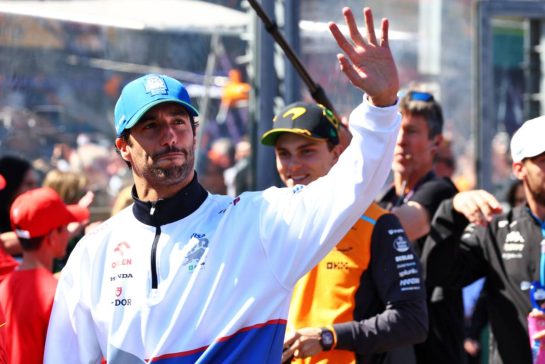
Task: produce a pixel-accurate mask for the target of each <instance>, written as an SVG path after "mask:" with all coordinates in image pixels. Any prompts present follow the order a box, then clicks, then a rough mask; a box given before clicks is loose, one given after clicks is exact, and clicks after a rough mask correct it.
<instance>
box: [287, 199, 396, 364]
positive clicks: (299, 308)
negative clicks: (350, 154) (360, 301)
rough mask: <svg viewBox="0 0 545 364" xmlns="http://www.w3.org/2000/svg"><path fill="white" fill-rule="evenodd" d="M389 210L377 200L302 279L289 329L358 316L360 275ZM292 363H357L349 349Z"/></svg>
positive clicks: (337, 321) (367, 262) (333, 351)
mask: <svg viewBox="0 0 545 364" xmlns="http://www.w3.org/2000/svg"><path fill="white" fill-rule="evenodd" d="M385 213H387V211H386V210H384V209H382V208H380V207H379V206H378V205H377V204H375V203H373V204H372V205H371V206H370V207H369V208H368V209H367V211H366V212H365V214H364V216H365V217H366V218H367V219H364V218H360V219H359V220H358V221H357V222H356V224H354V226H353V227H352V229H351V230H350V231H349V232H348V233H347V234H346V235H345V237H344V238H343V239H342V240H341V241H340V242H339V243H338V244H337V246H336V247H335V248H334V249H333V250H332V251H331V252H329V254H328V255H326V257H325V258H324V259H323V260H322V261H321V262H320V263H318V265H317V266H316V267H314V269H312V270H311V271H310V272H309V273H307V274H306V275H305V276H304V277H303V278H301V279H300V280H299V281H298V282H297V284H296V286H295V289H294V291H293V296H292V300H291V306H290V313H289V318H288V329H287V330H288V331H294V330H295V329H299V328H303V327H323V326H330V325H332V324H334V323H341V322H347V321H352V320H353V319H354V315H353V313H354V305H355V294H356V290H357V289H358V286H359V284H360V277H361V275H362V274H363V272H365V270H366V269H367V267H368V266H369V261H370V259H371V236H372V233H373V228H374V223H371V222H370V221H369V219H370V220H374V221H376V220H377V219H378V218H379V217H380V216H381V215H383V214H385ZM292 363H297V364H303V363H305V364H311V363H312V364H314V363H338V364H344V363H355V356H354V353H352V352H350V351H347V350H331V351H327V352H321V353H320V354H318V355H315V356H313V357H310V358H306V359H294V360H293V361H292Z"/></svg>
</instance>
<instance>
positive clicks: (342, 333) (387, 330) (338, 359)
mask: <svg viewBox="0 0 545 364" xmlns="http://www.w3.org/2000/svg"><path fill="white" fill-rule="evenodd" d="M339 125H340V124H339V122H338V120H337V118H336V117H335V116H334V115H333V113H332V112H331V111H330V110H328V109H326V108H325V107H323V106H322V105H319V104H313V103H306V102H297V103H294V104H291V105H288V106H287V107H286V108H284V109H283V110H282V111H280V112H279V113H278V115H277V116H276V117H275V118H274V124H273V129H271V130H269V131H267V132H266V133H265V134H264V135H263V137H262V139H261V142H262V143H263V144H266V145H271V146H274V149H275V154H276V167H277V170H278V173H279V175H280V178H281V179H282V181H283V182H284V183H285V184H286V186H288V187H292V188H293V189H294V192H295V191H297V190H299V189H302V188H305V187H303V186H306V185H308V184H310V183H311V182H312V181H314V180H316V179H318V178H320V177H322V176H324V175H326V174H327V173H328V171H329V169H330V168H331V167H333V165H334V164H335V163H336V162H337V160H338V158H339V157H340V155H341V146H340V135H339V134H340V130H339ZM308 188H312V187H311V186H309V187H308ZM309 223H311V222H309ZM427 321H428V318H427V313H426V301H425V292H424V286H423V284H422V279H421V269H420V263H419V261H418V258H417V257H416V255H415V254H414V253H413V251H412V247H411V244H410V242H409V240H408V239H407V237H406V235H405V232H404V230H403V228H402V227H401V224H400V223H399V221H398V219H397V218H396V217H395V216H394V215H393V214H391V213H388V211H386V210H384V209H382V208H380V207H379V206H378V205H377V204H376V203H373V204H371V206H370V207H369V208H368V209H367V211H366V212H365V213H364V214H363V215H362V216H361V217H360V219H359V220H358V221H357V222H356V223H355V224H354V226H353V227H352V229H351V230H350V231H349V232H348V234H347V235H346V236H345V237H344V238H343V239H342V240H341V241H340V242H339V243H338V244H337V246H336V247H335V248H334V249H333V250H332V251H331V252H329V253H328V254H327V256H326V257H325V258H324V259H323V260H322V261H321V262H319V263H318V265H317V266H316V267H315V268H314V269H312V270H311V271H310V272H309V273H307V274H306V275H305V276H304V277H303V278H301V279H300V280H299V281H298V282H297V285H296V286H295V289H294V291H293V297H292V300H291V305H290V313H289V318H288V327H287V334H286V339H285V341H284V353H283V357H282V361H283V362H284V363H286V362H290V361H291V362H294V363H298V364H301V363H306V364H310V363H336V364H349V363H350V364H351V363H379V362H380V363H382V362H385V360H388V362H389V363H403V364H410V363H411V362H412V363H414V360H415V359H414V354H413V348H412V345H411V344H414V343H417V342H421V341H423V340H424V339H425V337H426V332H427ZM411 359H412V360H411Z"/></svg>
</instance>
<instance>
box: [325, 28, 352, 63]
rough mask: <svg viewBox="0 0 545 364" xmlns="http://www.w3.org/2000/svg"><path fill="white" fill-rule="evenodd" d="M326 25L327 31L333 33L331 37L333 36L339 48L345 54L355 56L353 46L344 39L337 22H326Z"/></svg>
mask: <svg viewBox="0 0 545 364" xmlns="http://www.w3.org/2000/svg"><path fill="white" fill-rule="evenodd" d="M328 27H329V31H330V32H331V34H332V35H333V38H335V41H336V42H337V44H338V45H339V48H341V49H342V51H343V52H344V53H345V54H346V55H348V57H354V56H355V52H354V47H353V46H352V45H351V44H350V43H349V42H348V41H347V40H346V38H345V37H344V35H343V33H342V32H341V31H340V29H339V27H338V26H337V24H335V23H333V22H330V23H329V24H328Z"/></svg>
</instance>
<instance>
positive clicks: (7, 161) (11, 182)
mask: <svg viewBox="0 0 545 364" xmlns="http://www.w3.org/2000/svg"><path fill="white" fill-rule="evenodd" d="M31 168H32V165H31V164H30V162H28V161H27V160H25V159H22V158H19V157H16V156H12V155H6V156H3V157H2V158H0V174H1V175H2V176H3V177H4V179H5V180H6V186H5V187H4V189H3V190H1V191H0V232H6V231H11V224H10V220H9V209H10V207H11V204H12V203H13V200H15V197H17V196H16V193H17V191H18V190H19V187H20V186H21V183H22V182H23V179H24V178H25V175H26V173H27V172H28V171H29V170H30V169H31Z"/></svg>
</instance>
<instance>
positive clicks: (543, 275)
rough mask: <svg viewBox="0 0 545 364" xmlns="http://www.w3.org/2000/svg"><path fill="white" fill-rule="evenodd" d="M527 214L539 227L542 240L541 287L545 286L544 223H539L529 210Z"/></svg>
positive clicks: (540, 261)
mask: <svg viewBox="0 0 545 364" xmlns="http://www.w3.org/2000/svg"><path fill="white" fill-rule="evenodd" d="M528 212H530V215H531V216H532V217H533V218H534V220H536V221H537V223H538V224H539V225H540V226H541V238H542V240H541V258H540V260H539V282H540V283H541V284H542V285H545V221H541V220H540V219H539V217H537V216H536V215H534V213H533V212H532V210H530V208H528Z"/></svg>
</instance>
